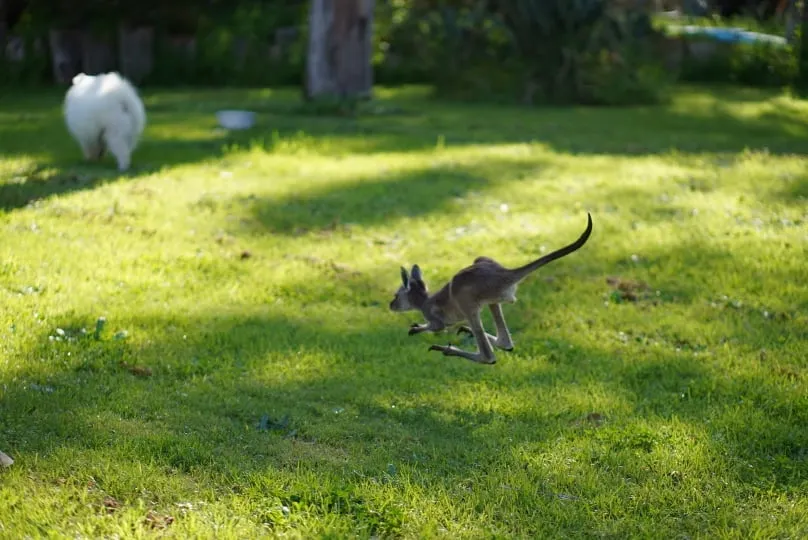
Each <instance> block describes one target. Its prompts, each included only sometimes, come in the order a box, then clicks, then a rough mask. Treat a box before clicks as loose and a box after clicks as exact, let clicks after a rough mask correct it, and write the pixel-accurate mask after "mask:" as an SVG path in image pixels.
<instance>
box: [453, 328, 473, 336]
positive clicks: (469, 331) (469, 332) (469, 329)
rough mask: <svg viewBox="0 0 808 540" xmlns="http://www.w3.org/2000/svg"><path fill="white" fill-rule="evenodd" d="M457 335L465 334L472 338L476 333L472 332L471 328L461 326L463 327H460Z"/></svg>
mask: <svg viewBox="0 0 808 540" xmlns="http://www.w3.org/2000/svg"><path fill="white" fill-rule="evenodd" d="M457 333H458V335H459V334H464V333H465V334H468V335H470V336H473V335H474V332H472V331H471V328H469V327H468V326H461V327H459V328H458V329H457Z"/></svg>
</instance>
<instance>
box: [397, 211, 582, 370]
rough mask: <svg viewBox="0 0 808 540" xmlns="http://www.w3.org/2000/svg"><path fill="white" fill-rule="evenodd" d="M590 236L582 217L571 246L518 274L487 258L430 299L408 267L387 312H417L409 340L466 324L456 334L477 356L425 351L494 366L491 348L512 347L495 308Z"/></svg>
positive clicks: (446, 348)
mask: <svg viewBox="0 0 808 540" xmlns="http://www.w3.org/2000/svg"><path fill="white" fill-rule="evenodd" d="M591 232H592V216H591V215H590V214H589V213H587V224H586V230H585V231H584V232H583V234H581V236H580V237H579V238H578V239H577V240H576V241H575V242H573V243H572V244H569V245H567V246H564V247H562V248H561V249H558V250H556V251H553V252H552V253H548V254H547V255H545V256H543V257H540V258H538V259H536V260H535V261H532V262H529V263H528V264H526V265H524V266H520V267H519V268H505V267H504V266H502V265H501V264H499V263H498V262H496V261H494V260H493V259H490V258H488V257H477V258H476V259H474V263H473V264H472V265H471V266H469V267H466V268H464V269H462V270H460V271H459V272H458V273H457V274H455V275H454V276H453V277H452V279H450V280H449V282H448V283H447V284H446V285H444V286H443V287H442V288H441V289H440V290H439V291H438V292H436V293H435V294H432V295H430V294H429V292H428V290H427V286H426V283H425V282H424V279H423V276H422V275H421V269H420V268H419V267H418V265H417V264H416V265H414V266H413V267H412V270H411V273H410V274H408V273H407V270H406V269H405V268H404V267H401V281H402V285H401V287H400V288H399V289H398V291H396V294H395V297H394V298H393V301H392V302H390V309H391V310H392V311H397V312H402V311H420V312H421V313H422V314H423V316H424V319H426V323H425V324H418V323H413V324H412V326H410V331H409V335H411V336H412V335H415V334H420V333H421V332H440V331H442V330H445V329H446V328H448V327H450V326H452V325H456V324H460V323H463V322H468V323H469V326H460V328H459V329H458V333H460V332H467V333H469V334H471V335H473V336H474V338H475V339H476V341H477V352H469V351H464V350H462V349H459V348H457V347H455V346H453V345H451V344H449V345H432V346H431V347H430V348H429V350H430V351H440V352H442V353H443V354H444V355H446V356H459V357H462V358H467V359H469V360H472V361H474V362H479V363H481V364H494V363H495V362H496V361H497V360H496V356H495V355H494V349H493V348H494V347H497V348H499V349H504V350H506V351H510V350H513V341H512V339H511V333H510V331H509V330H508V325H507V324H505V318H504V317H503V315H502V307H501V305H500V304H503V303H507V304H512V303H514V302H516V288H517V287H518V285H519V283H520V282H521V281H522V280H523V279H525V278H526V277H527V276H528V275H530V274H531V273H532V272H533V271H535V270H537V269H538V268H540V267H542V266H544V265H545V264H547V263H550V262H552V261H554V260H556V259H560V258H561V257H564V256H565V255H569V254H570V253H572V252H574V251H576V250H578V249H580V248H581V246H583V245H584V244H585V243H586V241H587V240H588V239H589V235H590V234H591ZM484 306H488V309H490V310H491V315H493V318H494V325H495V326H496V330H497V334H496V335H495V336H492V335H491V334H489V333H487V332H486V331H485V328H483V323H482V320H481V318H480V313H481V312H482V309H483V307H484Z"/></svg>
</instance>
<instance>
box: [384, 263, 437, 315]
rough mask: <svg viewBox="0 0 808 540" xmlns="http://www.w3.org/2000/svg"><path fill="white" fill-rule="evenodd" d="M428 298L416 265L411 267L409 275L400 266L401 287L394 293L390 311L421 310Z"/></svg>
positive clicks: (424, 284)
mask: <svg viewBox="0 0 808 540" xmlns="http://www.w3.org/2000/svg"><path fill="white" fill-rule="evenodd" d="M428 297H429V293H428V292H427V288H426V283H424V279H423V278H422V277H421V269H420V268H418V265H417V264H416V265H413V267H412V271H411V273H410V274H407V269H406V268H404V267H403V266H402V267H401V286H400V287H399V288H398V290H397V291H396V294H395V297H394V298H393V301H392V302H390V309H391V310H392V311H412V310H417V309H421V306H423V305H424V302H425V301H426V299H427V298H428Z"/></svg>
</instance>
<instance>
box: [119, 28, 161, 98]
mask: <svg viewBox="0 0 808 540" xmlns="http://www.w3.org/2000/svg"><path fill="white" fill-rule="evenodd" d="M118 34H119V40H120V45H119V54H120V61H119V64H120V68H121V74H122V75H123V76H124V77H126V78H127V79H129V80H130V81H132V82H133V83H135V84H137V83H139V82H141V81H142V80H143V79H144V78H145V77H147V76H148V75H149V74H151V72H152V68H153V67H154V29H153V28H151V27H148V26H144V27H139V28H127V27H126V26H123V25H122V26H120V27H119V28H118Z"/></svg>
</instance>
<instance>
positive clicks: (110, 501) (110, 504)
mask: <svg viewBox="0 0 808 540" xmlns="http://www.w3.org/2000/svg"><path fill="white" fill-rule="evenodd" d="M120 507H121V503H120V502H118V500H117V499H115V498H114V497H110V496H109V495H107V496H106V497H104V508H105V509H106V511H107V513H108V514H112V513H113V512H115V510H117V509H118V508H120Z"/></svg>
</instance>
